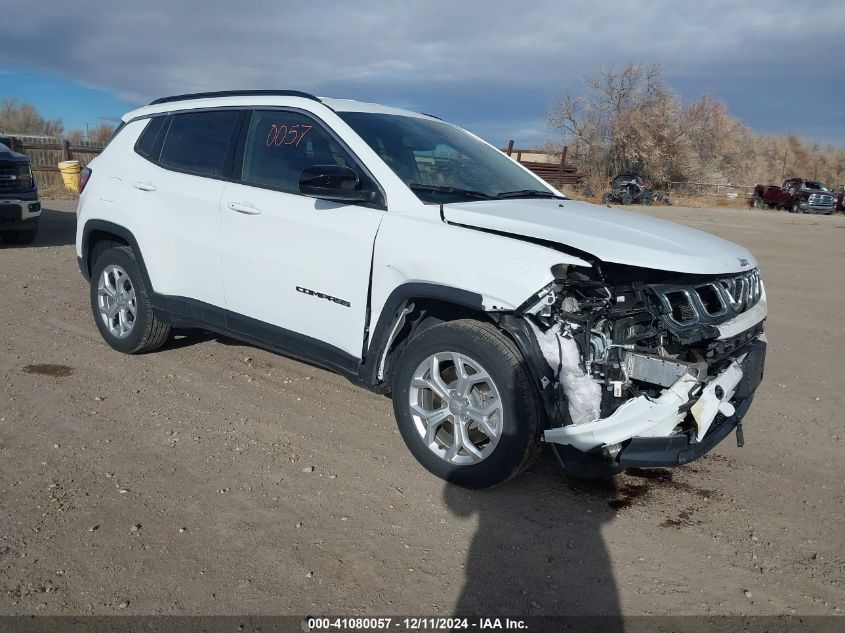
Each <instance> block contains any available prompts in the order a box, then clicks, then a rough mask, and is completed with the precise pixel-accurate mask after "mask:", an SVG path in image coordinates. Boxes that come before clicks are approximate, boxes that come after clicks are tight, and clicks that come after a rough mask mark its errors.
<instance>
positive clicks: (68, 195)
mask: <svg viewBox="0 0 845 633" xmlns="http://www.w3.org/2000/svg"><path fill="white" fill-rule="evenodd" d="M38 196H39V197H40V198H41V199H42V200H75V199H76V198H78V197H79V193H78V192H77V191H75V190H74V189H68V188H67V187H59V186H56V185H41V186H39V187H38Z"/></svg>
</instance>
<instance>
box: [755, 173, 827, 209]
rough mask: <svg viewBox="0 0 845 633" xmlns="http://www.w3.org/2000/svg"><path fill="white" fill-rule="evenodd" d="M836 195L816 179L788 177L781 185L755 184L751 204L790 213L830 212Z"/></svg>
mask: <svg viewBox="0 0 845 633" xmlns="http://www.w3.org/2000/svg"><path fill="white" fill-rule="evenodd" d="M837 202H838V201H837V199H836V195H834V194H833V193H832V192H831V191H830V190H829V189H828V188H827V187H825V186H824V185H823V184H822V183H820V182H819V181H817V180H807V179H806V178H788V179H787V180H784V181H783V186H782V187H776V186H774V185H757V186H756V187H754V197H753V198H752V199H751V206H753V207H754V208H756V209H772V208H774V209H786V210H787V211H789V212H790V213H824V214H827V215H829V214H831V213H833V212H834V211H835V210H836V207H837Z"/></svg>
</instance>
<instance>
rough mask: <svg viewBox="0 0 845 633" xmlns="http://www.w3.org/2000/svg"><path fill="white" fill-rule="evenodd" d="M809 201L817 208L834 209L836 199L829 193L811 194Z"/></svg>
mask: <svg viewBox="0 0 845 633" xmlns="http://www.w3.org/2000/svg"><path fill="white" fill-rule="evenodd" d="M807 203H808V204H809V205H810V206H811V207H813V208H815V209H832V208H833V205H834V204H835V201H834V199H833V196H832V195H831V194H829V193H814V194H811V195H810V197H809V199H808V200H807Z"/></svg>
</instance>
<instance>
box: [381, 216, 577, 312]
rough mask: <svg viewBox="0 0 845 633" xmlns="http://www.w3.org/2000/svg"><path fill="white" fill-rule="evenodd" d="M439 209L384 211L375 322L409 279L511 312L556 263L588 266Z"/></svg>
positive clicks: (494, 309) (482, 307) (479, 304)
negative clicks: (442, 214) (452, 219)
mask: <svg viewBox="0 0 845 633" xmlns="http://www.w3.org/2000/svg"><path fill="white" fill-rule="evenodd" d="M436 213H437V211H436V209H434V208H432V207H431V206H429V207H425V208H423V209H421V210H420V211H415V212H409V213H401V214H399V213H397V214H391V213H388V214H386V215H385V218H384V220H383V221H382V224H381V227H380V228H379V233H378V236H377V238H376V245H375V252H374V256H373V277H372V296H371V302H370V305H371V316H372V320H373V321H374V322H377V321H378V319H379V317H380V316H381V313H382V311H383V310H384V308H385V306H386V305H387V302H388V298H389V297H390V295H391V294H392V293H393V292H394V291H395V289H396V288H399V287H400V286H404V285H407V284H425V285H427V286H441V287H444V288H448V289H450V290H449V292H450V293H451V294H453V295H454V294H459V295H460V294H467V293H468V294H470V295H472V296H473V297H474V298H473V300H472V301H473V303H474V305H472V306H470V307H473V308H475V309H479V310H483V311H486V312H508V311H513V310H515V309H516V308H517V307H519V306H520V305H522V304H523V303H524V302H525V301H526V300H527V299H528V298H529V297H530V296H531V295H532V294H533V293H536V292H537V291H538V290H540V289H541V288H543V287H544V286H546V285H547V284H549V283H550V282H551V281H552V280H553V275H552V273H551V267H552V266H554V265H556V264H568V265H572V266H584V267H589V266H590V264H589V263H588V262H586V261H584V260H583V259H580V258H578V257H574V256H572V255H567V254H565V253H562V252H560V251H557V250H555V249H553V248H549V247H546V246H541V245H538V244H534V243H532V242H529V241H526V240H524V239H521V238H518V237H510V236H507V235H500V234H493V233H488V232H484V231H480V230H477V229H470V228H465V227H461V226H455V225H451V224H446V223H444V222H442V221H440V219H439V217H438V216H437V215H433V214H436ZM432 216H433V217H432ZM444 298H445V297H444Z"/></svg>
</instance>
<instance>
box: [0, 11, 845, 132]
mask: <svg viewBox="0 0 845 633" xmlns="http://www.w3.org/2000/svg"><path fill="white" fill-rule="evenodd" d="M0 15H3V16H4V20H3V22H4V24H5V25H6V27H5V28H4V29H3V34H2V35H0V42H2V44H0V99H2V98H9V97H13V98H17V99H19V100H23V101H31V102H33V103H34V104H35V105H36V106H37V107H38V108H39V109H40V110H41V111H42V112H43V113H44V114H46V115H48V116H50V117H51V118H52V117H57V116H61V117H63V118H64V120H65V124H66V127H84V125H85V123H89V124H91V125H96V124H97V123H99V122H100V121H101V119H100V118H99V117H116V116H120V115H121V114H122V113H123V112H125V111H126V110H128V109H131V108H132V107H135V106H137V105H140V104H143V103H146V102H148V101H150V100H151V99H153V98H155V97H159V96H162V95H167V94H175V93H183V92H193V91H198V90H221V89H232V88H294V89H300V90H306V91H309V92H313V93H316V94H319V95H323V96H332V97H347V98H354V99H361V100H366V101H376V102H380V103H386V104H390V105H397V106H401V107H408V108H411V109H414V110H419V111H423V112H428V113H431V114H437V115H438V116H441V117H443V118H446V119H449V120H452V121H454V122H457V123H459V124H461V125H463V126H465V127H467V128H469V129H471V130H472V131H474V132H476V133H478V134H480V135H481V136H483V137H485V138H486V139H488V140H490V141H491V142H493V143H497V144H502V143H505V142H506V141H507V139H509V138H515V139H516V140H517V144H518V145H520V146H526V145H534V144H536V143H539V142H542V141H543V140H544V139H546V138H548V136H549V132H548V131H547V130H546V128H545V124H544V114H545V111H546V109H547V107H548V106H549V104H550V103H551V102H552V101H553V100H554V98H555V97H556V96H558V95H560V94H562V93H563V92H564V91H565V90H566V89H567V88H571V89H573V90H576V91H577V90H579V89H580V88H581V78H582V77H583V75H584V74H586V73H590V72H593V71H595V70H597V69H599V68H601V67H606V66H621V65H624V64H626V63H628V62H642V63H659V64H662V65H663V67H664V69H665V73H666V78H667V79H668V81H669V83H670V84H671V85H672V87H673V88H674V89H675V90H676V91H678V92H679V93H680V94H681V95H682V97H683V98H684V99H685V100H687V101H691V100H693V99H695V98H696V97H698V96H700V95H702V94H709V95H712V96H715V97H718V98H721V99H723V100H725V101H726V102H727V103H728V107H729V109H730V110H731V112H732V113H734V114H735V115H737V116H739V117H741V118H743V119H745V120H746V121H747V122H748V123H749V124H750V125H751V126H753V127H755V128H757V129H759V130H761V131H767V132H783V131H797V132H799V133H801V134H803V135H805V136H806V137H808V138H811V139H813V140H820V141H823V142H830V143H835V144H838V145H845V107H843V102H845V76H843V74H845V73H843V71H845V61H843V60H845V2H843V1H842V0H831V1H827V2H823V1H819V2H815V1H803V2H802V1H798V0H765V1H764V0H746V1H743V2H737V1H735V0H734V1H719V0H715V1H710V2H701V1H698V2H685V1H683V0H675V1H671V2H662V1H657V0H629V1H627V2H602V1H600V0H592V1H590V2H582V1H579V0H573V1H570V2H561V1H557V2H556V1H554V0H549V1H546V0H538V1H533V2H532V1H530V0H529V1H523V2H500V1H495V0H494V1H490V0H488V1H486V2H481V1H479V2H460V1H458V0H450V1H448V2H443V1H440V0H429V1H427V2H413V1H410V0H409V1H406V2H391V1H388V0H382V1H381V2H372V3H365V2H348V1H347V2H328V1H323V2H309V3H303V2H284V1H283V0H275V1H270V0H258V1H253V2H251V1H249V0H243V1H241V2H232V1H231V0H228V1H227V2H215V1H213V0H185V1H183V2H179V1H178V0H177V1H174V0H169V1H167V2H164V1H161V0H144V1H143V2H136V3H118V2H94V1H93V0H75V1H74V2H58V1H50V2H39V3H36V4H34V5H33V4H31V3H26V2H21V1H20V0H0Z"/></svg>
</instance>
